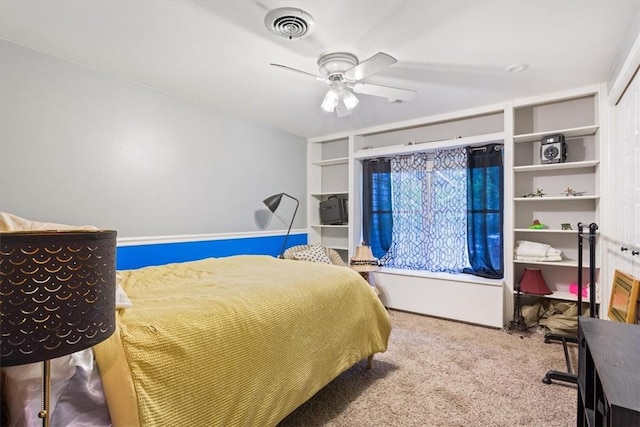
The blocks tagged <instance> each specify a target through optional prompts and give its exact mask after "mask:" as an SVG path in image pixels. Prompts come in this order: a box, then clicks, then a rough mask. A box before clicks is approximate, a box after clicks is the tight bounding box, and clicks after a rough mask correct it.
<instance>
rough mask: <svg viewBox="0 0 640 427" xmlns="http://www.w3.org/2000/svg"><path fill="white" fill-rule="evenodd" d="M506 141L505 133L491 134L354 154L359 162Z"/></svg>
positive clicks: (383, 148) (393, 146)
mask: <svg viewBox="0 0 640 427" xmlns="http://www.w3.org/2000/svg"><path fill="white" fill-rule="evenodd" d="M503 141H504V132H496V133H489V134H485V135H475V136H467V137H462V138H455V139H446V140H441V141H427V142H419V143H415V144H413V145H406V144H402V145H392V146H388V147H377V148H369V149H365V150H358V151H356V152H355V154H354V158H355V159H357V160H362V159H372V158H375V157H385V156H394V155H397V154H411V153H420V152H425V151H433V150H436V149H438V148H449V147H462V146H466V145H480V144H483V145H484V144H490V143H492V142H497V143H502V142H503Z"/></svg>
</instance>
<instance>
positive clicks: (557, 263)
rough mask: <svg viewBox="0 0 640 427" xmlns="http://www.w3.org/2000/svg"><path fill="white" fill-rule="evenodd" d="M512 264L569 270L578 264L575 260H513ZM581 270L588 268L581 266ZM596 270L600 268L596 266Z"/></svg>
mask: <svg viewBox="0 0 640 427" xmlns="http://www.w3.org/2000/svg"><path fill="white" fill-rule="evenodd" d="M513 263H514V264H527V265H547V266H552V267H570V268H576V267H578V262H577V261H575V260H571V259H565V260H562V261H522V260H519V259H514V260H513ZM582 268H583V269H584V268H589V266H588V265H587V266H584V265H583V266H582ZM595 268H596V269H599V268H600V266H598V265H596V267H595Z"/></svg>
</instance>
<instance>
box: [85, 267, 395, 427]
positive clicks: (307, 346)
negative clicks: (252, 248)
mask: <svg viewBox="0 0 640 427" xmlns="http://www.w3.org/2000/svg"><path fill="white" fill-rule="evenodd" d="M121 275H122V277H123V281H122V287H123V288H124V290H125V291H126V293H127V295H128V296H129V298H130V299H131V300H132V302H133V307H131V308H128V309H126V310H121V311H120V312H119V315H118V323H119V334H118V333H117V332H116V334H114V335H113V336H112V338H111V339H109V340H108V341H105V342H104V343H102V344H100V345H98V346H97V347H96V348H95V353H96V360H97V361H98V366H99V369H100V372H101V376H102V378H103V383H104V388H105V394H106V395H107V402H108V405H109V412H110V414H111V416H112V421H113V422H114V425H116V426H117V425H123V426H127V427H129V426H131V425H133V424H136V423H139V424H140V425H143V426H188V427H194V426H269V425H276V424H277V423H278V422H279V421H280V420H282V419H283V418H284V417H285V416H286V415H288V414H289V413H290V412H292V411H293V410H294V409H295V408H297V407H298V406H299V405H300V404H302V403H303V402H304V401H306V400H307V399H309V398H310V397H311V396H313V394H315V393H316V392H317V391H318V390H320V389H321V388H322V387H324V386H325V385H326V384H327V383H329V382H330V381H331V380H332V379H333V378H335V377H336V376H337V375H339V374H340V373H341V372H343V371H344V370H346V369H348V368H349V367H350V366H352V365H353V364H354V363H356V362H358V361H359V360H361V359H363V358H366V357H367V356H369V355H372V354H374V353H376V352H381V351H385V350H386V348H387V340H388V338H389V333H390V330H391V327H390V323H389V318H388V315H387V313H386V311H385V309H384V307H383V306H382V304H381V303H380V301H379V300H378V298H377V296H376V295H375V294H374V293H373V292H372V291H371V289H370V287H369V285H368V284H367V283H366V281H364V280H363V279H362V278H361V277H360V276H359V275H358V274H357V273H356V272H354V271H352V270H351V269H349V268H346V267H339V266H333V265H328V264H319V263H312V262H305V261H292V260H283V259H276V258H272V257H268V256H253V255H243V256H233V257H227V258H215V259H214V258H211V259H206V260H202V261H195V262H188V263H181V264H170V265H167V266H161V267H148V268H143V269H140V270H131V271H123V272H121Z"/></svg>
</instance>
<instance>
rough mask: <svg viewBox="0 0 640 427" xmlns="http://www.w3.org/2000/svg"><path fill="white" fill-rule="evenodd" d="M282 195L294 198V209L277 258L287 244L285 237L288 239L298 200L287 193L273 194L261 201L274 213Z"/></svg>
mask: <svg viewBox="0 0 640 427" xmlns="http://www.w3.org/2000/svg"><path fill="white" fill-rule="evenodd" d="M282 196H287V197H288V198H290V199H293V200H295V202H296V209H295V210H294V211H293V215H292V216H291V222H290V223H289V229H288V230H287V235H286V236H285V237H284V241H283V242H282V248H281V249H280V255H278V258H282V254H284V250H285V248H286V245H287V239H289V233H290V232H291V226H292V225H293V220H294V219H295V217H296V212H298V206H299V205H300V202H299V201H298V199H296V198H295V197H293V196H290V195H288V194H287V193H280V194H274V195H273V196H270V197H267V198H266V199H264V200H263V201H262V202H263V203H264V204H265V205H266V206H267V208H268V209H269V210H270V211H271V213H275V212H276V210H277V209H278V206H280V201H281V200H282Z"/></svg>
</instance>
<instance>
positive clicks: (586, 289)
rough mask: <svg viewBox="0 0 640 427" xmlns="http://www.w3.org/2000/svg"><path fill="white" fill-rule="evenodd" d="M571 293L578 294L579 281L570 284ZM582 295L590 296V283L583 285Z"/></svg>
mask: <svg viewBox="0 0 640 427" xmlns="http://www.w3.org/2000/svg"><path fill="white" fill-rule="evenodd" d="M569 293H571V294H574V295H578V284H577V283H571V284H569ZM582 296H583V297H588V296H589V285H583V286H582Z"/></svg>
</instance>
